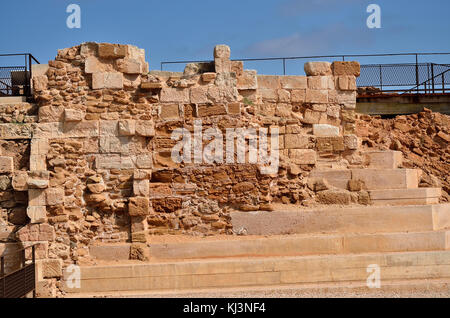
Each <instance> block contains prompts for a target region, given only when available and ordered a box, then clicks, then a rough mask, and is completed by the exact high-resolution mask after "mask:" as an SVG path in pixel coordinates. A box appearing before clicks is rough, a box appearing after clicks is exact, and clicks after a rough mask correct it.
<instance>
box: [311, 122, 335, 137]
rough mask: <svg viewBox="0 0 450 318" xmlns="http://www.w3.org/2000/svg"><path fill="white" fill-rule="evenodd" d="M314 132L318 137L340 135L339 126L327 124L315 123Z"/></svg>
mask: <svg viewBox="0 0 450 318" xmlns="http://www.w3.org/2000/svg"><path fill="white" fill-rule="evenodd" d="M313 134H314V135H315V136H317V137H333V136H339V127H336V126H332V125H327V124H315V125H313Z"/></svg>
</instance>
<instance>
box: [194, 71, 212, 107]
mask: <svg viewBox="0 0 450 318" xmlns="http://www.w3.org/2000/svg"><path fill="white" fill-rule="evenodd" d="M214 74H215V73H214ZM190 97H191V103H194V104H204V103H207V102H208V101H209V99H208V86H198V87H192V88H191V89H190Z"/></svg>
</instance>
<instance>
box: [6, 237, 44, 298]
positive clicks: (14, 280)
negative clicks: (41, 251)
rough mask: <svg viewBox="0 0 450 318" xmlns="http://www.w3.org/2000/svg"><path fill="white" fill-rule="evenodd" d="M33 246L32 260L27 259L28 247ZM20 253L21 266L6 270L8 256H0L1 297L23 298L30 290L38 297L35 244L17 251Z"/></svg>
mask: <svg viewBox="0 0 450 318" xmlns="http://www.w3.org/2000/svg"><path fill="white" fill-rule="evenodd" d="M28 248H31V260H29V261H27V257H26V253H25V252H26V249H28ZM16 252H17V253H19V255H20V268H18V269H15V270H13V271H12V272H10V273H6V271H5V262H6V256H1V257H0V264H1V266H0V298H22V297H25V296H26V295H27V294H29V293H30V292H33V297H36V256H35V245H32V246H28V247H25V248H23V249H20V250H18V251H16Z"/></svg>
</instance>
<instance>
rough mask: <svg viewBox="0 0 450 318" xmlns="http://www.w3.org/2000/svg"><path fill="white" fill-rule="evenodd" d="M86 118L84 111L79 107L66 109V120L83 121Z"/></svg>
mask: <svg viewBox="0 0 450 318" xmlns="http://www.w3.org/2000/svg"><path fill="white" fill-rule="evenodd" d="M83 118H84V112H83V111H81V110H77V109H65V110H64V120H65V121H82V120H83Z"/></svg>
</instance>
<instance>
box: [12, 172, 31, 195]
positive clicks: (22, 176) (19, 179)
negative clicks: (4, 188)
mask: <svg viewBox="0 0 450 318" xmlns="http://www.w3.org/2000/svg"><path fill="white" fill-rule="evenodd" d="M27 180H28V173H27V172H26V171H14V173H13V176H12V182H11V183H12V187H13V189H14V190H16V191H26V190H28V183H27Z"/></svg>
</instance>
